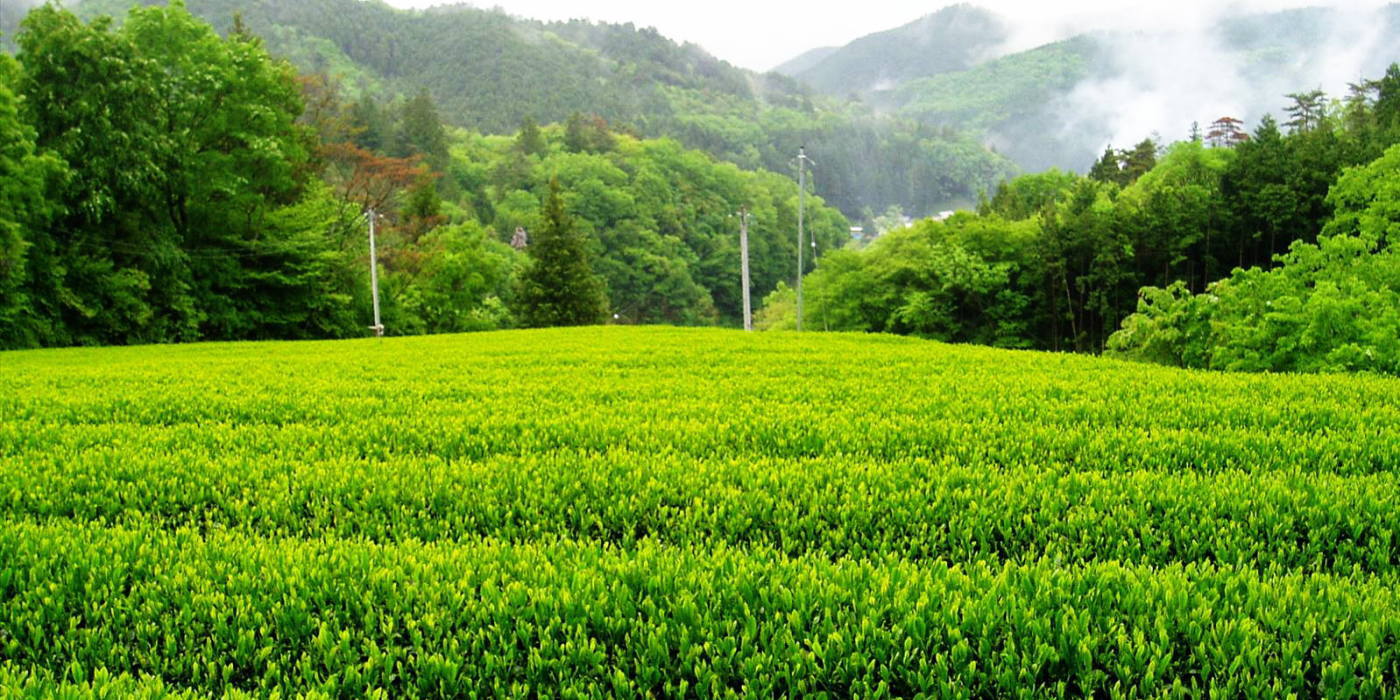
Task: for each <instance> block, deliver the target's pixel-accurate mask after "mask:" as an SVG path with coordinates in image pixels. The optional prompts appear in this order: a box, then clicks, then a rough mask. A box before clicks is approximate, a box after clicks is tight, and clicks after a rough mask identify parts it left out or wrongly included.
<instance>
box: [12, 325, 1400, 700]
mask: <svg viewBox="0 0 1400 700" xmlns="http://www.w3.org/2000/svg"><path fill="white" fill-rule="evenodd" d="M1397 473H1400V381H1397V380H1393V379H1384V378H1375V377H1366V376H1269V375H1233V374H1220V373H1202V372H1186V371H1177V370H1170V369H1165V368H1160V367H1152V366H1144V365H1136V364H1127V363H1121V362H1114V361H1109V360H1101V359H1096V358H1090V357H1083V356H1070V355H1054V354H1045V353H1031V352H1012V351H1002V350H993V349H988V348H980V347H964V346H949V345H943V344H938V343H932V342H924V341H918V340H911V339H906V338H893V337H882V336H865V335H837V334H808V335H795V334H780V333H773V334H744V333H740V332H736V331H725V330H714V329H705V330H699V329H695V330H692V329H671V328H620V327H608V328H588V329H567V330H542V331H512V332H502V333H487V334H474V335H464V336H437V337H417V338H393V339H383V340H372V339H366V340H356V341H339V342H304V343H252V344H207V345H188V346H164V347H132V348H107V349H72V350H46V351H29V352H11V353H3V354H0V697H6V698H8V697H51V696H55V695H58V696H66V697H132V696H135V697H165V696H181V697H228V696H232V697H298V696H310V697H384V698H388V697H394V698H397V697H507V696H518V697H557V698H578V697H653V696H655V697H682V696H684V697H706V698H710V697H716V698H718V697H764V698H771V697H789V696H826V697H833V698H836V697H861V698H879V697H909V696H919V695H922V696H927V697H1083V696H1097V697H1122V698H1141V697H1203V696H1207V695H1209V696H1212V697H1239V696H1243V697H1286V696H1289V695H1293V696H1298V697H1316V696H1325V697H1348V696H1352V697H1377V696H1386V695H1395V694H1397V693H1400V587H1398V586H1397V584H1400V533H1398V532H1397V529H1400V479H1397Z"/></svg>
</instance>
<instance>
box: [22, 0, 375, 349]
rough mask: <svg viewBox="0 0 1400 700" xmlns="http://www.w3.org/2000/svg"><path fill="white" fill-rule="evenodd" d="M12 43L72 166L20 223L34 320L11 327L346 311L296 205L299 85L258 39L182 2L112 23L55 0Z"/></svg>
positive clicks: (301, 147)
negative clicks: (219, 27) (26, 233)
mask: <svg viewBox="0 0 1400 700" xmlns="http://www.w3.org/2000/svg"><path fill="white" fill-rule="evenodd" d="M19 45H20V53H19V60H20V63H21V64H22V77H21V79H20V87H21V91H22V93H23V96H24V100H23V106H24V116H25V118H26V120H27V121H28V122H29V123H30V124H32V125H33V128H34V132H35V145H36V147H37V148H38V149H39V150H40V151H43V152H46V153H51V154H52V155H53V156H54V157H56V158H58V159H60V160H61V161H63V162H64V163H67V164H69V170H70V172H71V175H70V176H69V177H67V178H65V179H64V180H63V183H62V185H63V186H62V187H61V188H56V191H55V192H54V193H53V208H54V209H55V210H57V211H59V212H61V215H60V216H57V217H55V219H54V220H53V221H52V222H51V223H50V224H49V225H48V226H46V227H44V228H43V229H36V230H34V231H33V232H32V234H31V235H30V237H29V241H28V259H29V263H30V269H31V270H33V271H35V272H34V273H33V274H31V275H30V278H29V280H28V281H27V283H26V286H27V289H26V290H25V291H26V299H27V301H26V303H27V305H28V307H29V308H28V309H27V311H26V316H27V317H28V318H29V319H30V321H29V323H28V326H29V327H30V328H31V329H33V330H31V331H29V332H27V333H25V335H24V336H23V337H19V338H15V339H14V340H13V341H12V342H9V343H6V344H14V345H30V344H73V343H83V344H87V343H123V342H155V341H181V340H193V339H196V338H200V337H216V338H268V337H300V336H303V335H308V334H310V335H325V334H329V335H341V334H344V333H345V332H346V330H347V328H349V327H351V326H349V325H347V323H348V316H347V315H346V314H344V313H343V312H342V311H341V310H340V309H338V308H336V304H337V302H338V301H339V300H343V299H347V298H348V294H347V293H346V290H345V289H344V288H341V287H338V286H336V285H335V284H334V283H333V280H335V278H336V275H335V273H334V272H333V271H331V270H330V269H328V268H327V264H328V263H327V260H328V258H329V257H333V253H332V252H331V251H333V246H332V245H331V243H329V242H328V236H329V234H328V233H327V231H326V225H325V223H326V222H324V221H311V222H308V221H307V220H306V218H305V216H304V214H305V210H304V208H301V209H299V207H301V206H302V204H304V202H302V201H300V198H301V197H303V195H304V193H305V192H306V191H307V188H306V176H307V174H308V172H309V171H310V167H309V153H308V150H307V146H308V143H307V142H308V140H309V138H310V137H309V135H308V134H307V133H306V132H305V131H304V130H303V129H302V128H301V127H299V126H297V125H296V124H295V123H294V121H295V120H296V118H297V117H298V116H299V115H300V114H301V112H302V107H303V105H302V102H301V98H300V95H299V93H298V88H297V85H296V82H295V80H294V77H293V74H292V73H291V71H290V70H289V69H288V67H287V66H286V65H284V64H280V63H277V62H274V61H272V60H271V59H270V58H269V57H268V56H267V54H266V52H265V51H264V50H263V49H262V47H261V45H260V43H259V42H258V41H257V40H256V39H253V38H251V37H249V36H247V35H244V34H235V35H232V36H230V37H229V38H227V39H222V38H220V37H219V36H218V35H216V34H214V32H213V31H212V30H211V29H210V28H209V27H208V25H205V24H203V23H202V22H200V21H198V20H196V19H194V18H193V17H192V16H191V15H190V14H189V13H188V12H186V11H185V10H184V7H183V5H182V4H181V3H179V2H175V3H172V4H171V5H170V6H169V7H161V8H154V7H153V8H145V9H136V10H133V11H132V13H131V14H130V16H129V17H128V19H127V21H126V22H125V24H123V25H122V27H121V28H120V29H113V27H112V23H111V22H110V21H107V20H101V19H99V20H97V21H95V22H94V23H93V24H91V25H84V24H82V23H81V22H80V21H79V20H78V19H77V18H76V17H74V16H73V15H72V14H70V13H68V12H66V11H64V10H59V9H56V8H55V7H54V6H51V5H49V6H45V7H42V8H39V9H37V10H35V11H34V12H33V13H31V14H30V15H29V17H28V18H27V19H26V21H25V24H24V32H23V33H22V34H21V35H20V37H19ZM57 86H62V87H61V88H58V87H57ZM311 206H312V208H315V207H314V205H311ZM298 212H300V213H298ZM282 226H286V227H287V228H281V227H282Z"/></svg>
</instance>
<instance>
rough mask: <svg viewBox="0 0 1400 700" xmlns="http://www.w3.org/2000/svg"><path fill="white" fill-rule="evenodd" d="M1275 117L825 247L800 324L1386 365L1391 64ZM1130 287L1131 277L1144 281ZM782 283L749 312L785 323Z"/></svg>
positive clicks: (1314, 367) (1261, 360)
mask: <svg viewBox="0 0 1400 700" xmlns="http://www.w3.org/2000/svg"><path fill="white" fill-rule="evenodd" d="M1330 104H1334V103H1331V102H1329V100H1328V99H1327V97H1326V95H1323V94H1321V93H1320V92H1316V91H1309V92H1303V93H1295V94H1294V95H1292V96H1291V101H1290V103H1289V104H1287V105H1284V109H1283V110H1282V115H1283V117H1284V120H1283V122H1282V123H1280V121H1278V120H1275V119H1274V118H1272V117H1265V118H1264V119H1262V120H1261V121H1260V123H1259V124H1257V125H1256V126H1255V128H1254V129H1253V131H1251V132H1245V131H1244V130H1243V129H1242V128H1241V127H1240V126H1239V125H1238V123H1237V122H1236V121H1235V120H1221V121H1220V122H1218V123H1216V124H1213V125H1211V128H1210V129H1209V131H1207V132H1205V133H1203V134H1202V136H1201V137H1200V138H1198V139H1191V140H1185V141H1181V142H1177V143H1174V144H1171V145H1169V146H1166V147H1159V146H1158V145H1157V144H1154V143H1153V142H1151V141H1150V140H1148V141H1144V142H1142V143H1141V144H1139V145H1138V146H1137V147H1135V148H1132V149H1126V150H1121V151H1115V150H1110V151H1108V152H1107V153H1105V154H1104V155H1103V157H1102V158H1101V159H1100V161H1099V162H1098V163H1097V164H1096V165H1095V166H1094V167H1093V168H1092V169H1091V171H1090V173H1089V175H1088V176H1080V175H1076V174H1073V173H1067V172H1063V171H1058V170H1050V171H1046V172H1044V173H1040V174H1035V175H1024V176H1021V177H1018V178H1016V179H1014V180H1012V181H1010V182H1008V183H1006V184H1005V185H1003V186H1002V187H1001V188H999V189H998V191H997V192H996V193H995V195H994V196H993V197H991V198H990V199H989V200H987V201H985V202H983V204H982V205H981V206H980V207H979V208H978V210H977V211H976V212H975V213H974V212H963V213H959V214H957V215H955V216H953V217H952V218H950V219H948V220H946V221H934V220H924V221H920V222H918V223H916V224H915V225H913V226H911V227H908V228H904V229H900V230H896V231H893V232H891V233H889V234H887V235H885V236H882V237H880V238H878V239H876V240H875V241H874V242H873V243H871V244H870V245H868V246H867V247H865V248H863V249H847V250H842V251H838V252H837V253H833V254H831V255H828V256H826V257H824V258H823V259H822V261H821V263H820V265H819V266H818V269H817V270H816V271H815V272H813V273H812V274H810V275H808V277H807V279H806V281H805V282H806V292H807V305H806V308H805V309H804V317H803V318H804V322H805V324H806V325H807V326H808V327H815V328H826V329H831V330H861V331H880V332H893V333H904V334H913V335H920V336H925V337H931V338H937V339H941V340H949V341H958V342H974V343H984V344H990V345H998V346H1003V347H1022V348H1042V349H1054V350H1076V351H1081V352H1102V351H1104V350H1108V351H1110V352H1111V353H1113V354H1117V355H1120V356H1124V357H1129V358H1135V359H1143V360H1150V361H1156V362H1164V363H1168V364H1174V365H1179V366H1186V367H1203V368H1204V367H1210V368H1219V369H1236V370H1273V371H1291V370H1306V371H1351V370H1371V371H1379V372H1388V373H1400V355H1397V354H1396V348H1400V315H1397V311H1396V309H1397V308H1400V265H1397V263H1396V260H1395V249H1394V243H1393V241H1394V238H1395V236H1396V235H1397V231H1400V191H1397V187H1396V183H1397V182H1400V145H1396V144H1398V143H1400V65H1394V64H1392V66H1391V67H1390V69H1389V70H1388V71H1387V72H1386V73H1385V75H1384V76H1382V77H1381V78H1379V79H1376V80H1365V81H1362V82H1361V83H1360V84H1359V85H1357V86H1356V88H1355V90H1354V91H1353V92H1352V94H1351V95H1349V96H1348V98H1347V99H1346V101H1345V102H1342V103H1336V106H1333V107H1329V106H1328V105H1330ZM1144 287H1145V289H1144ZM790 295H791V292H790V291H788V290H787V289H780V290H779V291H777V292H775V293H774V294H773V295H772V296H770V298H769V300H768V302H767V304H766V305H765V309H764V314H763V318H762V319H761V324H760V325H763V326H767V327H770V328H772V327H777V328H782V327H791V326H792V325H794V322H795V313H796V311H795V307H794V306H793V305H792V303H791V296H790Z"/></svg>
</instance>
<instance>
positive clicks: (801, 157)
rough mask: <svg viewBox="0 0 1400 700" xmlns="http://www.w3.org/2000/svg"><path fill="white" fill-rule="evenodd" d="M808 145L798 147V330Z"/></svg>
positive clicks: (800, 321)
mask: <svg viewBox="0 0 1400 700" xmlns="http://www.w3.org/2000/svg"><path fill="white" fill-rule="evenodd" d="M807 161H808V158H807V147H806V146H802V147H799V148H798V149H797V330H799V331H800V330H802V220H803V218H804V215H805V214H806V208H807V207H806V205H807Z"/></svg>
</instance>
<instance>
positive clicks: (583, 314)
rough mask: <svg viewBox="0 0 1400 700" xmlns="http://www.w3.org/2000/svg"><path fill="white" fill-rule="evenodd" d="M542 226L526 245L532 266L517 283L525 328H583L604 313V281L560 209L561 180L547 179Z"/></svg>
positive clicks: (581, 238) (578, 233) (583, 241)
mask: <svg viewBox="0 0 1400 700" xmlns="http://www.w3.org/2000/svg"><path fill="white" fill-rule="evenodd" d="M540 219H541V221H540V227H539V228H538V229H536V232H535V236H534V238H533V240H531V242H530V247H529V249H528V250H529V253H530V261H531V263H530V266H529V268H527V269H526V271H525V274H524V275H523V276H522V277H521V280H520V298H521V303H522V304H523V305H524V307H525V317H524V321H525V323H526V324H527V325H530V326H534V327H541V326H586V325H591V324H595V323H600V322H602V320H603V318H604V316H605V315H606V314H607V312H608V303H607V292H606V287H605V285H604V282H603V279H602V278H601V277H598V276H596V275H594V274H593V267H592V264H591V263H590V262H589V257H590V255H589V252H588V241H587V239H586V238H585V237H584V235H583V233H582V232H581V231H579V230H578V229H577V228H576V227H575V226H574V222H573V220H572V219H571V218H570V217H569V215H568V214H567V213H566V212H565V211H564V200H563V197H562V196H561V195H560V193H559V181H558V179H557V178H551V179H550V181H549V193H548V195H546V196H545V200H544V209H543V210H542V211H541V212H540Z"/></svg>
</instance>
